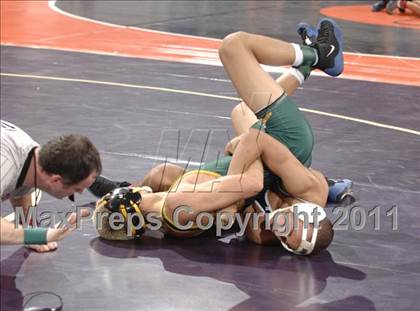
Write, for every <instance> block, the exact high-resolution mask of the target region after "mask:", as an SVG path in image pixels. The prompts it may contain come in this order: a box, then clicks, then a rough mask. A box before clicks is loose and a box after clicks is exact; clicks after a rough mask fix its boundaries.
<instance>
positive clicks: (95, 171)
mask: <svg viewBox="0 0 420 311" xmlns="http://www.w3.org/2000/svg"><path fill="white" fill-rule="evenodd" d="M0 129H1V135H0V136H1V185H0V195H1V201H2V202H3V201H5V200H10V202H11V204H12V206H13V208H14V209H15V210H16V208H17V207H20V208H22V210H23V213H24V214H25V215H26V214H28V211H29V208H30V207H31V206H33V205H36V203H37V201H38V200H37V199H35V200H34V201H35V202H34V203H33V204H32V202H31V201H32V200H31V194H32V193H33V192H34V191H35V189H39V190H41V191H45V192H47V193H48V194H50V195H52V196H53V197H55V198H59V199H61V198H65V197H67V196H72V195H73V194H74V193H75V192H79V193H81V192H83V190H84V189H85V188H87V187H89V186H90V185H91V184H92V183H93V181H94V180H95V178H96V176H97V175H99V174H100V173H101V170H102V165H101V160H100V157H99V153H98V150H97V149H96V147H95V146H94V145H93V144H92V142H91V141H90V140H89V139H88V138H87V137H85V136H81V135H75V134H69V135H62V136H59V137H57V138H54V139H52V140H50V141H49V142H47V143H46V144H45V145H43V146H40V145H39V144H38V143H37V142H35V141H34V140H33V139H32V138H31V137H30V136H29V135H28V134H26V133H25V132H24V131H23V130H22V129H20V128H19V127H17V126H16V125H14V124H12V123H10V122H6V121H3V120H1V127H0ZM35 193H36V192H35ZM88 214H89V212H88V211H87V210H83V211H82V212H81V215H80V216H82V217H83V216H87V215H88ZM67 222H68V223H67V225H66V226H64V227H63V228H59V229H55V228H37V227H28V228H23V227H22V226H15V224H13V223H11V222H9V221H7V220H6V219H4V218H3V217H2V218H1V235H0V242H1V244H25V245H28V246H30V247H31V248H32V249H34V250H36V251H38V252H47V251H51V250H54V249H56V248H57V241H59V240H61V239H63V238H64V237H66V236H67V235H68V234H69V233H70V232H72V231H73V230H74V229H76V223H77V217H76V214H75V213H73V214H71V215H70V217H69V218H68V219H67ZM34 223H35V224H36V221H35V222H34Z"/></svg>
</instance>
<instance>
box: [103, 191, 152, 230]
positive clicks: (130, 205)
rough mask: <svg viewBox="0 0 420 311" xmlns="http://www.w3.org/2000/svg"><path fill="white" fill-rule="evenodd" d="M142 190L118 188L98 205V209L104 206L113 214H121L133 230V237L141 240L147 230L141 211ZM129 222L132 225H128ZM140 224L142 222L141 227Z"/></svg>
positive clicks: (104, 197)
mask: <svg viewBox="0 0 420 311" xmlns="http://www.w3.org/2000/svg"><path fill="white" fill-rule="evenodd" d="M140 190H141V188H138V187H130V188H129V187H123V188H116V189H114V190H113V191H112V192H110V193H108V194H106V195H104V196H103V197H102V198H101V199H100V200H99V201H98V203H97V206H98V207H100V206H103V207H105V208H107V209H108V210H109V211H111V212H112V213H121V214H122V215H123V217H124V219H125V222H126V224H127V225H128V226H130V227H131V228H132V229H131V231H132V235H133V236H134V237H135V238H139V237H140V236H141V235H142V234H143V233H144V230H145V228H144V227H145V221H144V219H143V214H142V213H141V210H140V203H141V200H142V196H141V193H140ZM133 215H135V216H134V217H133ZM129 221H131V224H129V223H128V222H129ZM140 222H142V225H141V226H139V223H140ZM137 228H138V229H137Z"/></svg>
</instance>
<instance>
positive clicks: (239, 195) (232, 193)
mask: <svg viewBox="0 0 420 311" xmlns="http://www.w3.org/2000/svg"><path fill="white" fill-rule="evenodd" d="M262 172H263V170H262V164H261V162H259V161H256V162H255V163H253V164H252V165H251V166H250V167H249V169H248V170H247V171H246V172H244V173H243V174H237V175H230V176H223V177H219V178H217V179H214V180H211V181H207V182H203V183H199V184H190V183H187V184H184V183H182V182H181V183H180V185H179V186H178V187H176V188H175V189H174V192H172V191H171V192H169V193H168V196H167V198H166V204H165V213H166V214H167V215H172V214H173V213H174V212H175V211H176V209H177V208H178V207H180V206H183V207H188V208H189V209H191V212H189V213H188V215H184V216H185V217H183V219H181V218H180V221H189V220H192V221H194V220H195V218H196V216H197V215H198V214H199V213H201V212H209V213H212V212H216V211H218V210H220V209H223V208H226V207H229V206H232V205H235V204H236V203H238V202H241V201H242V200H244V199H246V198H249V197H252V196H254V195H255V194H257V193H258V192H260V191H261V189H262V187H263V174H262Z"/></svg>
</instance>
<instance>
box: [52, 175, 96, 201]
mask: <svg viewBox="0 0 420 311" xmlns="http://www.w3.org/2000/svg"><path fill="white" fill-rule="evenodd" d="M97 176H98V174H97V173H96V172H93V173H91V174H90V175H89V176H88V177H86V178H85V179H84V180H82V181H81V182H79V183H77V184H73V185H66V184H64V183H63V179H62V178H61V177H59V178H58V179H57V180H56V182H53V183H52V184H51V187H50V189H49V191H48V193H49V194H50V195H52V196H53V197H55V198H57V199H63V198H65V197H68V196H70V195H72V194H74V193H76V192H77V193H82V192H83V190H85V189H86V188H88V187H89V186H90V185H91V184H92V183H93V182H94V181H95V179H96V177H97Z"/></svg>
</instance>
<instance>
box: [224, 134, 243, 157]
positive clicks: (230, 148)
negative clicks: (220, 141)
mask: <svg viewBox="0 0 420 311" xmlns="http://www.w3.org/2000/svg"><path fill="white" fill-rule="evenodd" d="M240 140H241V136H236V137H234V138H232V139H231V140H230V141H229V142H228V143H227V144H226V146H225V151H224V155H225V156H230V155H233V153H234V152H235V149H236V147H237V146H238V144H239V141H240Z"/></svg>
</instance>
